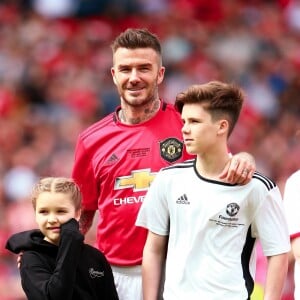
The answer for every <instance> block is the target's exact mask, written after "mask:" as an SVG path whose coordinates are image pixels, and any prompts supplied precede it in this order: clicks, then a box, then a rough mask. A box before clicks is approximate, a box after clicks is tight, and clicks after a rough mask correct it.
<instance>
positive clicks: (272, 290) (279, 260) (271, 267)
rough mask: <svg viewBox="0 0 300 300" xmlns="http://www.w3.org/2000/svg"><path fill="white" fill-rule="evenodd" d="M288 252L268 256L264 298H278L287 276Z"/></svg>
mask: <svg viewBox="0 0 300 300" xmlns="http://www.w3.org/2000/svg"><path fill="white" fill-rule="evenodd" d="M288 261H289V254H288V253H283V254H279V255H274V256H270V257H268V267H267V276H266V284H265V293H264V300H280V299H281V294H282V290H283V286H284V283H285V280H286V276H287V270H288Z"/></svg>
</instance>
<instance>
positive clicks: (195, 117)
mask: <svg viewBox="0 0 300 300" xmlns="http://www.w3.org/2000/svg"><path fill="white" fill-rule="evenodd" d="M181 119H182V121H183V124H184V125H183V127H182V135H183V140H184V144H185V147H186V150H187V152H188V153H190V154H204V153H207V152H208V151H210V150H211V149H213V147H214V146H215V145H216V142H217V135H218V132H219V121H216V122H213V121H212V118H211V115H210V114H209V113H208V112H207V111H206V110H205V109H204V108H203V106H202V105H201V104H199V103H189V104H184V106H183V109H182V112H181Z"/></svg>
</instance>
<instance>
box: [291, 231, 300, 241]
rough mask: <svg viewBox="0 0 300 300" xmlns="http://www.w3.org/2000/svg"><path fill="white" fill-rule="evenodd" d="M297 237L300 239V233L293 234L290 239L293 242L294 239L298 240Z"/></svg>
mask: <svg viewBox="0 0 300 300" xmlns="http://www.w3.org/2000/svg"><path fill="white" fill-rule="evenodd" d="M297 237H300V232H297V233H293V234H291V235H290V239H291V240H293V239H295V238H297Z"/></svg>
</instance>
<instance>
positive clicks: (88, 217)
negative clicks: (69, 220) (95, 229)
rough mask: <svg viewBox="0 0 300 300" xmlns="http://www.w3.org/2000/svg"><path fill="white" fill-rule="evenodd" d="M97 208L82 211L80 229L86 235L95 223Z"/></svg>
mask: <svg viewBox="0 0 300 300" xmlns="http://www.w3.org/2000/svg"><path fill="white" fill-rule="evenodd" d="M95 213H96V211H95V210H85V209H83V210H82V211H81V215H80V219H79V229H80V232H81V233H82V234H83V235H85V234H86V233H87V232H88V231H89V229H90V228H91V226H92V224H93V219H94V216H95Z"/></svg>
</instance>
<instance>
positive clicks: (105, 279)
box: [6, 219, 119, 300]
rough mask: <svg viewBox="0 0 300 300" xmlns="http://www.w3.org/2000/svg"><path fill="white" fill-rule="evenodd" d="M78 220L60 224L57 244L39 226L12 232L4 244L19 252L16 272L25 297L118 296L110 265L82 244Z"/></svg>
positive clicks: (107, 299)
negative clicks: (19, 277)
mask: <svg viewBox="0 0 300 300" xmlns="http://www.w3.org/2000/svg"><path fill="white" fill-rule="evenodd" d="M78 227H79V226H78V222H77V221H76V220H75V219H71V220H70V221H68V222H67V223H65V224H63V225H62V226H61V239H60V243H59V246H56V245H54V244H51V243H49V242H47V241H45V240H44V236H43V234H42V233H41V231H40V230H29V231H24V232H20V233H17V234H14V235H13V236H11V237H10V238H9V240H8V241H7V244H6V248H7V249H8V250H10V251H12V252H13V253H20V252H21V251H22V252H23V255H22V260H21V266H20V274H21V282H22V287H23V290H24V292H25V294H26V296H27V298H28V300H50V299H51V300H71V299H72V300H95V299H97V300H118V299H119V298H118V295H117V291H116V287H115V284H114V278H113V274H112V270H111V267H110V265H109V263H108V262H107V260H106V258H105V256H104V255H103V254H102V253H101V252H100V251H98V250H97V249H96V248H94V247H92V246H90V245H88V244H84V242H83V235H82V234H81V233H80V232H79V229H78Z"/></svg>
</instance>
